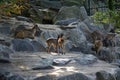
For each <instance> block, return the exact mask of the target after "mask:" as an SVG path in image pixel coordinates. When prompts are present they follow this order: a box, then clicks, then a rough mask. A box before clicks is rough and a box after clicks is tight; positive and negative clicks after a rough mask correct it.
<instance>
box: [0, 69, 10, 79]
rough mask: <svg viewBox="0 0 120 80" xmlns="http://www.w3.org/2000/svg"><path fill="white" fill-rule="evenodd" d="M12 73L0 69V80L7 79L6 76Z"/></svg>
mask: <svg viewBox="0 0 120 80" xmlns="http://www.w3.org/2000/svg"><path fill="white" fill-rule="evenodd" d="M10 75H12V74H11V73H10V72H8V71H7V70H6V69H0V80H8V77H9V76H10Z"/></svg>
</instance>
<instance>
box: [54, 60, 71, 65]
mask: <svg viewBox="0 0 120 80" xmlns="http://www.w3.org/2000/svg"><path fill="white" fill-rule="evenodd" d="M70 61H71V59H68V58H64V59H63V58H58V59H53V65H56V66H61V65H62V66H63V65H67V64H68V63H69V62H70Z"/></svg>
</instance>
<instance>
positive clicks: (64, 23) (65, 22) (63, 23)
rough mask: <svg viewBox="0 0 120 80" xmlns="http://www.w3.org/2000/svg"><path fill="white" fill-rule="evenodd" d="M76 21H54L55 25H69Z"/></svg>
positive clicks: (74, 19)
mask: <svg viewBox="0 0 120 80" xmlns="http://www.w3.org/2000/svg"><path fill="white" fill-rule="evenodd" d="M76 21H78V19H76V18H69V19H66V20H59V21H56V22H55V25H66V26H67V25H69V24H70V23H72V22H76Z"/></svg>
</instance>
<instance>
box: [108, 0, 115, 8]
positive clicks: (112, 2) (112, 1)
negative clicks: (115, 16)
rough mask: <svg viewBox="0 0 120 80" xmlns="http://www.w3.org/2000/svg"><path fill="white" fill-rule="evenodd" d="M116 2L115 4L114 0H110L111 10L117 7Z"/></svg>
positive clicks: (109, 6)
mask: <svg viewBox="0 0 120 80" xmlns="http://www.w3.org/2000/svg"><path fill="white" fill-rule="evenodd" d="M114 4H115V2H114V0H108V8H109V10H114V9H115V7H114Z"/></svg>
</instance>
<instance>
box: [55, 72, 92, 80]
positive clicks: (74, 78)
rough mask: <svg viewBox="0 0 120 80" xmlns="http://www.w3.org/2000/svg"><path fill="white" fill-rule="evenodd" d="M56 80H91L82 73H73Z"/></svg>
mask: <svg viewBox="0 0 120 80" xmlns="http://www.w3.org/2000/svg"><path fill="white" fill-rule="evenodd" d="M57 80H92V79H91V78H89V77H88V76H86V75H84V74H82V73H74V74H71V75H67V76H63V77H60V78H58V79H57Z"/></svg>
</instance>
